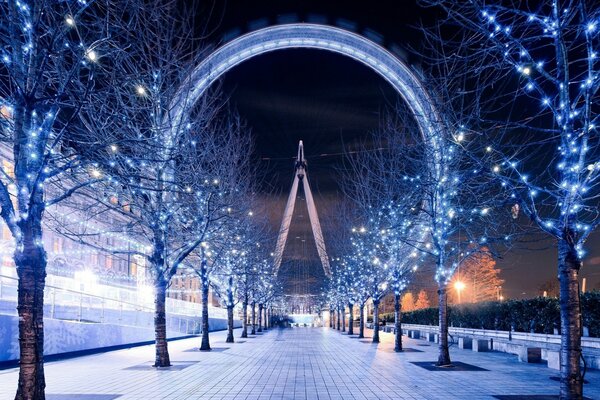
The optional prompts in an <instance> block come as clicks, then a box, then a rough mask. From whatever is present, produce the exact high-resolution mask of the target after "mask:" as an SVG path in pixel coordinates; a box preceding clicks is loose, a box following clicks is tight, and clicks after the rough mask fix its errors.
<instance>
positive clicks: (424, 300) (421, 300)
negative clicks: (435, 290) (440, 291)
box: [415, 289, 430, 310]
mask: <svg viewBox="0 0 600 400" xmlns="http://www.w3.org/2000/svg"><path fill="white" fill-rule="evenodd" d="M429 307H430V304H429V297H428V296H427V292H426V291H425V290H423V289H421V290H419V294H418V296H417V301H416V303H415V310H421V309H423V308H429Z"/></svg>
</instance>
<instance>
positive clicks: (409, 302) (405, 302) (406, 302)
mask: <svg viewBox="0 0 600 400" xmlns="http://www.w3.org/2000/svg"><path fill="white" fill-rule="evenodd" d="M414 310H415V298H414V296H413V294H412V293H411V292H408V293H406V294H405V295H404V296H402V311H404V312H408V311H414Z"/></svg>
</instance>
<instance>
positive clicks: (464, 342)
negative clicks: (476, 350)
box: [458, 337, 473, 349]
mask: <svg viewBox="0 0 600 400" xmlns="http://www.w3.org/2000/svg"><path fill="white" fill-rule="evenodd" d="M458 348H459V349H472V348H473V339H471V338H468V337H459V338H458Z"/></svg>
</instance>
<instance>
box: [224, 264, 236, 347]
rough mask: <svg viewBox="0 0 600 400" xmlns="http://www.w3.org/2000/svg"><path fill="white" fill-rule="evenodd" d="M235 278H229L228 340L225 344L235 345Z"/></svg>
mask: <svg viewBox="0 0 600 400" xmlns="http://www.w3.org/2000/svg"><path fill="white" fill-rule="evenodd" d="M233 306H234V300H233V276H230V277H229V282H228V286H227V339H225V343H233V342H234V341H235V340H234V339H233Z"/></svg>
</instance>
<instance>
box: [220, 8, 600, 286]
mask: <svg viewBox="0 0 600 400" xmlns="http://www.w3.org/2000/svg"><path fill="white" fill-rule="evenodd" d="M435 17H436V13H435V12H434V11H432V10H423V9H421V8H419V7H418V6H416V5H415V2H414V1H412V0H411V1H404V0H402V1H401V0H396V1H376V2H364V1H363V2H360V3H358V4H355V3H352V2H346V1H284V0H279V1H228V2H219V3H218V4H217V5H216V6H215V9H214V11H213V18H212V21H213V24H214V31H213V33H212V35H211V36H210V38H209V41H212V42H213V43H216V42H222V41H223V40H225V39H224V37H225V38H228V37H229V38H230V37H233V36H235V35H239V34H241V33H244V32H247V31H249V30H252V27H263V26H265V25H272V24H275V23H277V22H297V21H320V22H327V23H330V24H340V23H341V24H345V25H348V23H349V22H351V23H352V24H353V25H354V27H355V28H354V29H355V30H356V31H357V32H363V33H364V32H366V34H367V35H369V36H370V37H375V38H378V40H381V42H382V44H383V45H384V46H386V47H388V48H391V47H393V46H399V47H402V48H405V49H410V48H417V49H418V48H419V44H420V40H421V35H420V34H419V30H418V29H416V26H418V25H419V24H420V21H424V22H425V23H426V24H429V23H430V22H431V21H432V20H433V19H434V18H435ZM372 32H377V35H374V34H373V33H372ZM409 53H410V52H409ZM409 60H411V62H413V63H416V62H418V59H417V58H416V57H411V56H409ZM222 83H223V91H224V94H225V95H226V96H228V97H229V99H230V101H231V103H232V105H233V106H234V107H236V108H237V110H238V111H239V113H240V114H241V116H242V117H243V118H244V119H245V120H246V121H247V123H248V127H249V128H250V129H251V130H252V134H253V135H254V138H255V143H256V155H255V157H256V160H257V162H258V163H260V166H261V168H263V169H264V171H265V173H266V179H265V186H266V188H267V189H268V190H270V191H274V192H275V194H273V195H270V196H269V197H270V198H269V199H266V201H269V202H270V203H272V204H273V206H272V207H271V209H272V210H273V218H274V220H276V221H279V220H280V218H281V215H282V214H283V208H284V206H285V200H286V198H287V194H288V192H289V189H290V187H291V180H292V177H293V175H292V173H293V157H294V156H295V154H296V151H297V146H298V141H299V140H303V141H304V147H305V153H306V156H307V159H308V174H309V177H310V182H311V186H312V188H313V192H314V194H315V202H316V203H317V208H318V209H320V210H321V212H320V214H321V218H322V219H325V220H326V219H327V218H328V215H327V214H328V213H330V212H331V211H332V208H331V207H330V206H329V203H330V200H331V198H332V197H335V196H336V195H337V192H338V186H337V172H336V168H337V167H339V166H340V162H341V157H340V156H336V155H335V154H336V153H340V152H342V151H343V148H344V145H348V144H350V143H352V142H353V141H356V140H360V139H361V138H362V137H364V136H365V135H366V134H367V133H368V132H370V131H373V130H375V129H376V128H377V127H378V124H379V121H380V118H381V116H382V115H383V113H384V112H385V110H386V108H387V107H389V106H390V105H393V104H394V103H395V102H396V101H397V100H398V95H397V94H396V93H395V92H394V90H393V89H392V88H391V87H390V86H389V85H388V84H387V83H386V82H385V81H384V80H383V79H382V78H380V77H379V76H378V75H377V74H376V73H375V72H373V71H372V70H370V69H369V68H367V67H365V66H363V65H361V64H360V63H358V62H356V61H353V60H351V59H349V58H346V57H344V56H341V55H337V54H333V53H329V52H326V51H320V50H302V49H296V50H284V51H278V52H273V53H270V54H266V55H261V56H258V57H255V58H253V59H251V60H249V61H247V62H245V63H243V64H241V65H239V66H237V67H236V68H234V69H233V70H231V71H229V72H228V73H227V74H226V75H225V77H224V78H223V82H222ZM299 195H300V198H299V200H298V202H297V207H296V212H295V214H294V218H293V221H292V231H291V232H290V234H289V238H288V244H289V246H288V248H287V249H286V252H285V253H284V264H283V266H282V274H283V275H284V276H285V277H286V286H287V288H288V290H289V291H295V292H298V291H299V292H304V291H307V290H308V291H313V292H314V291H315V290H317V288H318V286H319V285H320V283H321V281H322V279H323V274H322V271H321V269H320V268H321V267H320V264H319V260H318V257H317V253H316V250H315V247H314V246H315V245H314V241H312V235H311V232H310V225H309V223H308V216H307V215H306V208H305V207H304V205H303V204H302V205H298V203H300V201H303V199H304V196H303V194H302V193H299ZM275 223H277V224H278V223H279V222H275ZM303 240H304V241H303ZM599 243H600V240H598V238H594V240H592V241H591V242H590V243H589V245H588V251H589V257H588V259H587V262H586V264H585V267H584V269H583V270H582V276H587V277H588V283H587V284H588V288H590V287H594V286H596V285H600V268H599V267H598V266H599V265H600V251H599V250H596V249H598V248H599V246H598V245H599ZM538 247H540V248H542V249H543V250H539V251H535V252H530V251H519V250H515V251H512V252H511V253H510V254H508V255H507V256H506V257H505V258H504V259H503V260H499V261H498V265H499V266H500V267H501V268H502V270H503V273H502V277H503V279H505V280H506V283H505V285H504V294H505V296H507V297H530V296H533V295H536V294H537V289H538V286H539V285H540V284H542V283H543V282H545V281H547V280H549V279H553V278H554V277H555V276H556V250H554V248H553V246H552V243H547V244H542V245H540V246H538ZM305 281H307V282H308V283H307V284H306V285H304V284H301V282H305ZM431 283H432V286H433V279H431Z"/></svg>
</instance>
